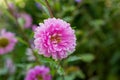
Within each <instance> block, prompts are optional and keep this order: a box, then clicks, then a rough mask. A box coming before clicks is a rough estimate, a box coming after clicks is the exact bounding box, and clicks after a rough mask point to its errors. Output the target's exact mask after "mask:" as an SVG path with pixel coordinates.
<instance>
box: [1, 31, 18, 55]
mask: <svg viewBox="0 0 120 80" xmlns="http://www.w3.org/2000/svg"><path fill="white" fill-rule="evenodd" d="M16 43H17V39H16V38H15V35H14V33H11V32H6V30H5V29H2V30H1V31H0V54H6V53H8V52H10V51H12V50H13V49H14V46H15V44H16Z"/></svg>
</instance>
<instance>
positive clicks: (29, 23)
mask: <svg viewBox="0 0 120 80" xmlns="http://www.w3.org/2000/svg"><path fill="white" fill-rule="evenodd" d="M20 17H22V18H23V20H24V22H25V23H24V27H25V28H30V27H31V26H32V17H31V16H30V15H29V14H27V13H21V14H20Z"/></svg>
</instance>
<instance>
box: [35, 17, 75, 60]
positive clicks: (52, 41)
mask: <svg viewBox="0 0 120 80" xmlns="http://www.w3.org/2000/svg"><path fill="white" fill-rule="evenodd" d="M34 38H35V41H34V44H35V48H36V49H38V50H39V54H43V55H44V56H45V57H50V56H52V57H53V59H56V60H57V59H63V58H66V57H67V56H68V55H69V53H72V52H73V51H74V50H75V46H76V37H75V33H74V30H73V29H72V28H71V27H70V24H69V23H67V22H65V21H63V20H61V19H56V18H49V19H47V20H44V23H40V26H39V27H37V28H36V31H35V35H34Z"/></svg>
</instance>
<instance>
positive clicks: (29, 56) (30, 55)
mask: <svg viewBox="0 0 120 80" xmlns="http://www.w3.org/2000/svg"><path fill="white" fill-rule="evenodd" d="M26 55H27V59H28V61H35V56H34V55H33V52H32V50H31V49H30V48H27V49H26Z"/></svg>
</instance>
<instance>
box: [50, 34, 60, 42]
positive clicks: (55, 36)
mask: <svg viewBox="0 0 120 80" xmlns="http://www.w3.org/2000/svg"><path fill="white" fill-rule="evenodd" d="M50 40H51V41H52V42H55V43H59V42H60V41H61V38H60V36H59V35H53V36H51V38H50Z"/></svg>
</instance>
